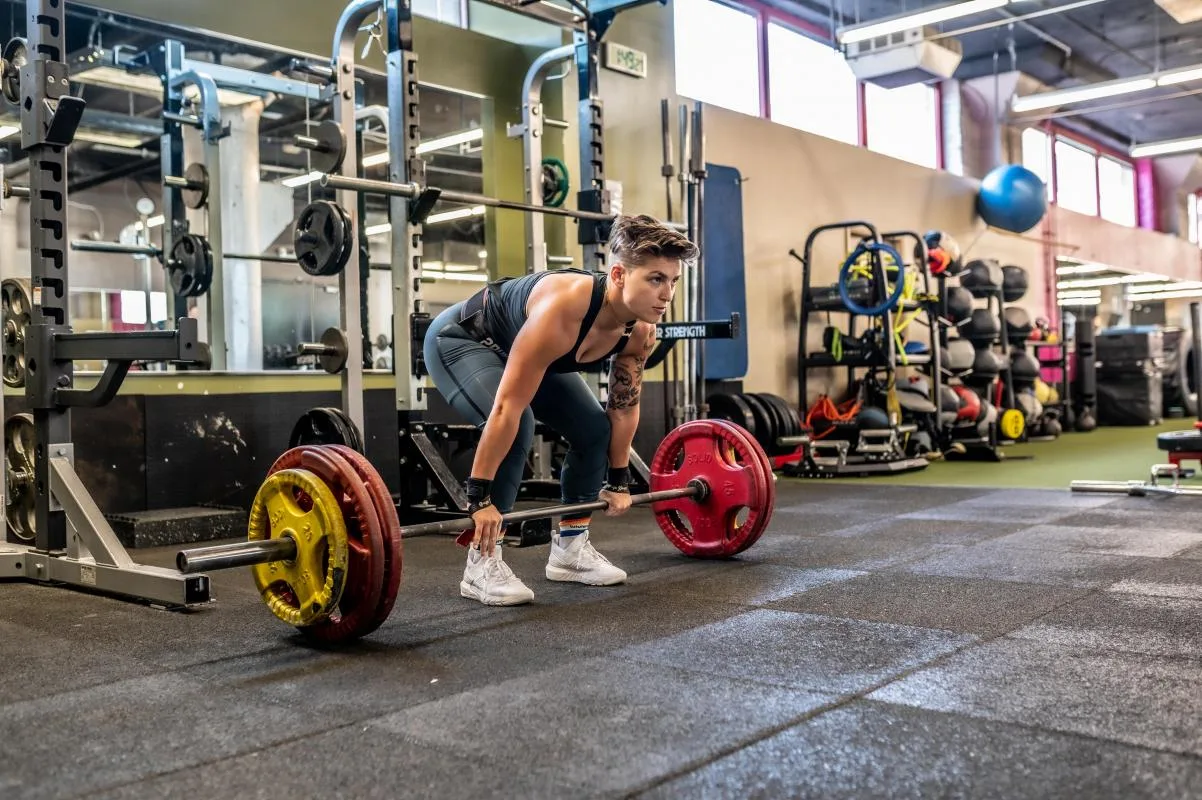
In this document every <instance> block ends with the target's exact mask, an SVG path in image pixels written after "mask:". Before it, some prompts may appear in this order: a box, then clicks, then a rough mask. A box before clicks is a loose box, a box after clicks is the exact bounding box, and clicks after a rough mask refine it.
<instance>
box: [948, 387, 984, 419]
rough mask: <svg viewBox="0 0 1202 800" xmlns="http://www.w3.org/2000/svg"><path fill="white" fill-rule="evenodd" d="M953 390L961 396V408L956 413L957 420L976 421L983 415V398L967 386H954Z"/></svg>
mask: <svg viewBox="0 0 1202 800" xmlns="http://www.w3.org/2000/svg"><path fill="white" fill-rule="evenodd" d="M952 391H954V392H955V393H956V395H957V396H958V397H959V398H960V410H959V411H958V412H957V413H956V421H957V422H976V421H977V418H978V417H979V416H981V398H980V396H979V395H978V394H977V393H976V392H974V391H973V390H972V389H969V388H968V387H967V386H953V387H952Z"/></svg>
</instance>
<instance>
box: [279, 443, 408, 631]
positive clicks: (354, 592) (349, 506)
mask: <svg viewBox="0 0 1202 800" xmlns="http://www.w3.org/2000/svg"><path fill="white" fill-rule="evenodd" d="M286 469H304V470H307V471H309V472H312V473H313V474H314V475H316V476H317V477H318V478H319V479H321V481H322V482H323V483H325V484H326V486H328V487H330V490H331V491H332V492H333V493H334V496H335V498H337V500H338V504H339V506H340V508H341V511H342V519H343V522H344V523H345V524H346V532H347V547H348V552H349V557H348V560H347V571H346V588H345V589H344V590H343V592H342V597H341V598H339V600H338V603H337V607H336V608H335V609H334V610H333V611H332V612H331V613H330V615H329V616H327V617H324V618H322V619H319V620H317V621H316V622H314V623H312V624H311V625H306V626H302V627H301V628H300V631H301V633H302V634H303V635H305V636H306V637H307V638H310V639H313V640H315V641H320V642H324V643H327V644H335V643H338V642H345V641H350V640H352V639H358V638H360V637H361V636H363V632H364V631H367V630H369V629H371V628H372V623H373V622H374V620H375V613H376V607H377V606H378V605H379V603H380V596H381V595H382V594H383V592H384V566H385V565H384V562H385V547H384V525H383V522H382V521H381V519H380V515H379V512H378V511H377V509H376V505H375V503H374V502H373V500H372V498H371V495H370V494H369V492H368V491H367V487H366V486H365V485H364V483H363V481H362V479H361V478H360V477H359V473H358V472H356V470H355V469H354V468H353V467H352V466H351V465H350V463H349V462H348V461H347V460H346V459H345V458H343V457H342V456H341V455H339V454H338V453H336V452H335V451H333V450H332V449H329V448H327V447H296V448H293V449H291V450H289V451H287V452H286V453H284V454H283V455H281V456H280V457H279V458H277V459H276V461H275V463H274V464H272V465H271V468H270V469H269V470H268V471H267V474H268V476H271V475H274V474H276V473H277V472H280V471H282V470H286Z"/></svg>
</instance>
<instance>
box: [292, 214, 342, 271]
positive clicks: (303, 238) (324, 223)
mask: <svg viewBox="0 0 1202 800" xmlns="http://www.w3.org/2000/svg"><path fill="white" fill-rule="evenodd" d="M349 230H350V229H349V228H348V227H347V216H346V212H344V211H343V210H342V209H341V208H339V207H338V204H337V203H332V202H330V201H329V200H317V201H314V202H312V203H310V204H309V205H307V206H305V208H304V209H303V210H302V211H301V213H300V216H299V217H297V218H296V226H295V227H294V228H293V231H292V246H293V249H294V250H295V251H296V261H297V263H298V264H300V268H301V269H302V270H304V271H305V272H307V273H308V274H310V275H316V276H321V275H337V274H338V273H339V272H340V271H341V270H342V268H343V267H344V266H346V260H345V259H346V258H347V255H348V252H349V250H348V248H347V239H348V238H349V235H348V234H349Z"/></svg>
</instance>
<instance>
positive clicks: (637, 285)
mask: <svg viewBox="0 0 1202 800" xmlns="http://www.w3.org/2000/svg"><path fill="white" fill-rule="evenodd" d="M618 266H620V269H621V277H620V282H619V285H620V286H621V287H622V303H623V304H624V305H625V306H626V307H627V308H629V309H630V311H631V312H632V313H633V314H634V316H635V319H638V320H640V321H642V322H649V323H651V324H653V325H654V324H655V323H657V322H659V321H660V320H662V319H663V316H664V313H665V312H667V310H668V307H669V306H670V305H672V296H673V295H674V294H675V293H676V283H677V281H679V280H680V272H681V269H680V260H679V259H671V258H652V259H648V260H647V261H646V262H645V263H643V264H640V265H639V266H637V267H636V266H626V265H625V264H622V265H618Z"/></svg>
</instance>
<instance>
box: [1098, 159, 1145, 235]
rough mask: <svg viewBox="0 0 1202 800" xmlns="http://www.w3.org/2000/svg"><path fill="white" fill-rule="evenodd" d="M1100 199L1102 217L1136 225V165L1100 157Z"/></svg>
mask: <svg viewBox="0 0 1202 800" xmlns="http://www.w3.org/2000/svg"><path fill="white" fill-rule="evenodd" d="M1098 199H1099V200H1100V201H1101V206H1102V219H1104V220H1108V221H1110V222H1117V223H1118V224H1119V225H1126V226H1127V227H1129V228H1134V227H1135V214H1136V211H1135V167H1133V166H1131V165H1130V164H1128V163H1126V162H1125V161H1119V160H1118V159H1115V158H1110V157H1108V156H1102V157H1101V158H1099V159H1098Z"/></svg>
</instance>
